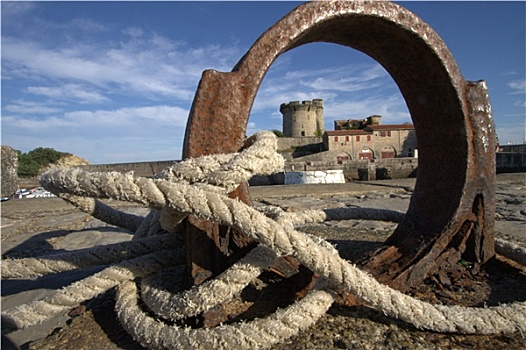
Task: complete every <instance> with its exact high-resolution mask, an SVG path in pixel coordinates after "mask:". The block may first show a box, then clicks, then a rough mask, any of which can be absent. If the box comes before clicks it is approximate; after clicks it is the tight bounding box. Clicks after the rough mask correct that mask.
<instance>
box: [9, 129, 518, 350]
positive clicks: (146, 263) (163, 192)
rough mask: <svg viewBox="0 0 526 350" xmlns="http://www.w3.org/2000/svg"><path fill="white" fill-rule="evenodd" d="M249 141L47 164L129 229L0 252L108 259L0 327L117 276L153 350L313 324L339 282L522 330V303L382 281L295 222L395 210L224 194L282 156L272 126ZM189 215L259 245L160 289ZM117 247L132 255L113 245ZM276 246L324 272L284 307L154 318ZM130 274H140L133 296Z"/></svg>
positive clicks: (416, 311)
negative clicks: (263, 204)
mask: <svg viewBox="0 0 526 350" xmlns="http://www.w3.org/2000/svg"><path fill="white" fill-rule="evenodd" d="M250 142H253V144H252V145H251V146H250V147H249V148H247V149H245V150H244V151H243V152H241V153H237V154H232V155H218V156H207V157H201V158H196V159H190V160H187V161H184V162H181V163H179V164H177V165H175V166H173V167H172V168H169V169H166V170H165V171H163V172H161V173H160V174H159V175H158V176H157V177H156V178H155V179H146V178H141V177H135V176H133V174H131V173H128V174H121V173H116V172H110V173H88V172H84V171H81V170H79V169H65V170H52V171H49V172H47V173H46V174H44V175H43V177H42V179H41V183H42V185H43V186H44V187H45V188H46V189H48V190H49V191H51V192H53V193H55V194H58V195H60V196H62V197H63V198H65V199H66V200H68V201H69V202H71V203H73V204H75V205H77V206H79V207H80V208H81V209H82V210H84V211H87V212H89V213H91V214H92V215H97V217H98V218H103V219H104V220H106V222H108V223H112V224H114V225H117V226H120V227H123V226H124V227H129V228H131V229H133V230H134V232H135V235H134V239H133V240H132V241H130V242H127V243H123V244H121V245H120V246H119V245H112V246H109V247H105V248H95V249H92V250H83V251H79V252H72V253H71V255H68V254H63V255H60V256H54V257H51V258H47V259H46V258H30V259H19V260H6V261H4V262H3V264H4V268H3V269H2V276H3V277H8V278H12V277H22V276H38V275H41V274H45V273H53V272H57V271H64V270H68V269H73V268H80V267H84V266H87V265H92V264H112V265H110V266H109V267H107V268H106V269H105V270H103V271H101V272H99V273H96V274H94V275H93V276H90V277H88V278H86V279H84V280H81V281H78V282H76V283H74V284H72V285H70V286H68V287H66V288H64V289H63V290H61V291H57V292H56V293H55V295H53V296H51V297H49V298H46V299H44V300H39V301H35V302H31V303H28V304H24V305H21V306H18V307H15V308H13V309H10V310H6V311H4V312H3V313H2V327H4V326H8V327H9V328H24V327H29V326H31V325H33V324H36V323H38V322H41V321H43V320H44V319H46V318H49V317H52V316H53V315H55V314H57V313H60V312H64V311H65V310H67V309H68V308H70V307H73V306H75V305H77V304H78V303H80V302H82V301H84V300H87V299H90V298H93V297H94V296H96V295H97V294H100V293H102V292H104V291H105V290H108V289H109V288H112V287H114V286H117V287H118V293H117V303H116V304H117V306H116V308H117V314H118V316H119V319H120V321H121V323H122V324H123V326H124V328H125V329H126V330H127V331H128V332H129V333H130V334H132V335H133V337H134V338H135V339H136V340H137V341H139V342H140V343H141V344H142V345H143V346H145V347H149V348H155V349H188V348H196V349H227V348H228V349H230V348H236V349H254V348H265V347H269V346H271V345H272V344H274V343H276V342H279V341H282V340H284V339H286V338H288V337H290V336H292V335H294V334H296V333H297V332H298V331H299V330H300V329H303V328H306V327H309V326H311V325H312V324H314V323H315V322H316V320H317V319H318V318H319V317H321V316H322V315H323V314H324V313H325V312H326V311H327V309H328V308H329V307H330V305H331V304H332V302H333V301H334V297H333V295H334V293H337V292H341V291H347V292H350V293H353V294H355V295H356V296H357V297H359V298H361V299H363V300H365V301H366V302H367V303H368V305H369V306H371V307H373V308H375V309H377V310H381V311H382V312H384V313H385V314H386V315H389V316H391V317H396V318H399V319H402V320H404V321H406V322H408V323H411V324H413V325H414V326H415V327H417V328H424V329H428V330H432V331H438V332H458V333H474V334H492V333H501V332H514V331H516V330H521V331H524V329H525V327H526V326H525V325H526V303H524V302H516V303H513V304H510V305H500V306H496V307H489V308H466V307H459V306H453V307H451V306H443V305H432V304H429V303H426V302H423V301H420V300H417V299H414V298H412V297H410V296H408V295H405V294H403V293H400V292H398V291H396V290H393V289H391V288H389V287H387V286H385V285H382V284H380V283H379V282H377V281H376V280H375V279H374V278H373V277H372V276H370V275H368V274H367V273H365V272H364V271H361V270H360V269H358V268H357V267H355V266H353V265H352V264H350V263H349V262H347V261H345V260H343V259H342V258H341V257H340V256H339V254H338V251H337V250H336V249H335V248H334V247H333V246H332V245H331V244H329V243H328V242H326V241H324V240H322V239H320V238H317V237H312V236H309V235H307V234H305V233H302V232H299V231H297V230H296V229H295V227H296V226H297V225H300V224H304V223H308V222H323V221H327V220H347V219H372V220H386V221H394V222H400V221H401V220H402V219H403V215H404V214H403V213H400V212H396V211H391V210H379V209H370V208H346V209H343V208H339V209H327V210H307V211H304V212H300V213H286V212H283V211H282V210H279V209H276V208H263V209H262V211H258V210H256V209H255V208H253V207H249V206H247V205H245V204H244V203H242V202H240V201H238V200H235V199H231V198H228V197H227V194H228V193H229V192H230V191H232V190H233V189H235V187H237V186H238V184H239V183H241V182H244V181H247V180H248V179H249V178H250V177H252V176H253V175H256V174H271V173H275V172H278V171H280V170H281V169H282V168H283V164H284V160H283V158H282V157H281V156H280V155H279V154H277V153H276V149H277V140H276V137H275V136H274V135H273V133H270V132H260V133H257V134H256V135H255V137H253V138H252V139H251V140H250ZM94 198H112V199H116V200H126V201H130V202H136V203H142V204H144V205H147V206H149V207H151V208H153V209H152V211H151V212H150V214H149V215H148V216H146V217H145V218H142V219H141V220H139V219H138V218H137V217H136V216H131V215H130V214H117V213H114V211H115V210H114V209H112V208H110V207H109V206H106V205H100V204H99V203H100V202H99V201H98V200H96V199H94ZM95 208H96V209H95ZM189 214H192V215H195V216H197V217H200V218H203V219H206V220H213V221H216V222H219V223H221V224H222V225H227V226H230V227H234V228H236V229H238V230H239V231H241V232H243V233H245V234H246V235H248V236H250V237H251V238H253V239H255V240H257V241H258V242H259V246H258V247H257V248H255V249H254V250H253V251H252V252H250V253H249V254H248V255H247V256H246V257H245V258H243V259H242V260H240V261H239V262H238V263H236V264H234V265H233V266H232V267H231V268H229V269H228V270H226V271H225V272H224V273H222V274H221V275H219V276H217V277H216V278H215V279H214V280H212V281H209V282H206V283H205V284H203V285H201V286H198V287H193V288H191V289H190V290H188V291H180V292H178V293H169V292H166V291H165V290H166V289H170V290H172V289H174V288H173V287H174V286H171V288H167V287H166V286H164V285H163V283H166V282H168V281H169V282H172V283H173V282H174V281H173V280H172V279H167V278H163V277H162V276H163V274H166V273H169V272H170V273H172V274H175V275H180V274H181V273H182V271H183V269H182V268H181V267H180V266H179V265H181V264H182V263H183V261H182V260H183V255H182V253H181V251H182V249H181V248H177V246H178V243H177V240H176V239H175V238H174V237H175V232H176V231H177V224H178V223H179V222H180V221H181V220H182V219H183V218H184V217H185V216H186V215H189ZM122 220H124V221H127V222H126V223H122ZM134 244H136V245H135V246H134ZM139 247H140V248H139ZM496 248H497V251H498V252H499V253H504V255H506V256H508V257H510V258H511V259H513V260H515V261H518V262H520V263H523V264H524V261H525V260H526V258H525V257H526V254H525V250H524V248H520V247H518V246H514V245H509V244H507V243H506V242H503V241H500V240H498V241H497V242H496ZM161 249H162V250H161ZM103 251H104V253H102V252H103ZM122 251H127V252H129V253H128V254H129V255H125V256H122V255H120V254H119V252H122ZM112 252H113V253H112ZM284 255H292V256H294V257H296V258H297V259H298V261H299V262H300V263H302V264H303V265H305V266H306V267H308V268H309V269H311V270H312V271H314V272H315V273H317V274H318V275H320V276H322V278H320V279H319V280H318V282H317V285H316V286H315V288H314V289H313V290H312V291H311V292H310V293H309V295H307V296H306V297H305V298H304V299H302V300H300V301H298V302H296V303H294V304H292V305H291V306H289V307H288V308H286V309H283V310H278V311H276V312H275V313H274V314H272V315H269V316H268V317H266V318H262V319H256V320H253V321H251V322H246V323H238V324H233V325H228V326H225V325H223V326H219V327H215V328H211V329H192V330H191V329H188V328H181V327H177V326H173V325H168V324H166V323H164V322H163V321H161V320H160V318H164V319H167V320H170V321H174V320H176V319H179V318H182V317H188V316H191V315H196V314H198V313H200V312H202V311H205V310H208V309H210V308H211V307H213V306H214V305H217V304H218V303H221V302H223V301H226V300H228V299H230V298H233V297H234V296H236V295H237V294H239V293H240V292H241V290H242V289H243V288H244V287H245V286H246V285H248V283H250V282H251V281H252V280H253V279H254V278H256V277H257V276H258V275H259V274H260V273H261V272H262V271H264V270H265V269H266V268H267V267H268V266H269V265H270V264H271V263H272V261H273V260H274V259H276V258H277V257H280V256H284ZM94 256H96V258H94ZM57 258H58V259H57ZM57 260H61V263H58V262H57ZM51 261H54V263H51ZM178 266H179V267H178ZM6 267H7V268H6ZM163 269H164V270H163ZM135 280H137V281H135ZM175 280H177V278H175ZM136 283H140V284H141V296H139V293H138V291H137V285H136ZM175 289H177V288H175ZM138 298H141V299H143V300H144V302H145V304H146V306H147V307H148V308H149V309H150V311H152V312H154V313H155V314H156V315H157V317H155V318H154V317H151V316H150V315H149V314H148V313H146V312H145V311H143V310H142V309H141V308H140V307H139V306H138Z"/></svg>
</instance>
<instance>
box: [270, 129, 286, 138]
mask: <svg viewBox="0 0 526 350" xmlns="http://www.w3.org/2000/svg"><path fill="white" fill-rule="evenodd" d="M272 132H273V133H274V135H276V136H277V137H285V134H283V132H281V131H280V130H278V129H274V130H272Z"/></svg>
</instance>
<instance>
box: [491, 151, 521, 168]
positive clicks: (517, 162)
mask: <svg viewBox="0 0 526 350" xmlns="http://www.w3.org/2000/svg"><path fill="white" fill-rule="evenodd" d="M496 163H497V173H517V172H526V153H524V152H497V154H496Z"/></svg>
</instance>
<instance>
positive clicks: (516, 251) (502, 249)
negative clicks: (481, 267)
mask: <svg viewBox="0 0 526 350" xmlns="http://www.w3.org/2000/svg"><path fill="white" fill-rule="evenodd" d="M495 251H496V252H497V254H500V255H502V256H505V257H506V258H508V259H511V260H513V261H515V262H518V263H519V264H522V265H526V249H525V248H524V247H520V246H518V245H516V244H514V243H511V242H508V241H505V240H503V239H499V238H496V239H495Z"/></svg>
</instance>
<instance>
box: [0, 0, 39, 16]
mask: <svg viewBox="0 0 526 350" xmlns="http://www.w3.org/2000/svg"><path fill="white" fill-rule="evenodd" d="M35 5H36V4H35V3H34V2H30V1H2V3H1V4H0V6H2V20H4V18H6V19H8V18H13V17H15V16H18V15H23V14H26V13H28V12H31V11H32V10H33V9H34V8H35Z"/></svg>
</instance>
